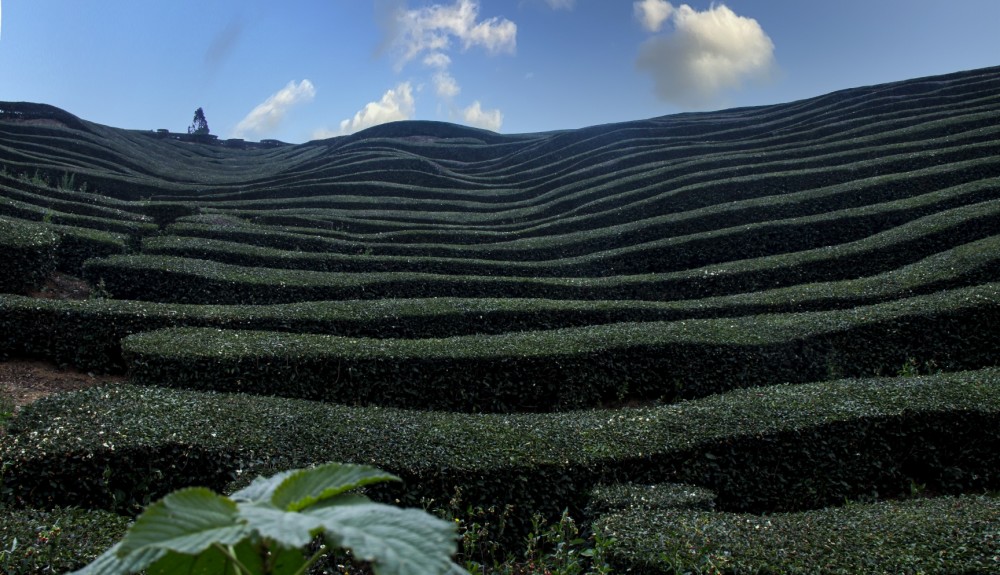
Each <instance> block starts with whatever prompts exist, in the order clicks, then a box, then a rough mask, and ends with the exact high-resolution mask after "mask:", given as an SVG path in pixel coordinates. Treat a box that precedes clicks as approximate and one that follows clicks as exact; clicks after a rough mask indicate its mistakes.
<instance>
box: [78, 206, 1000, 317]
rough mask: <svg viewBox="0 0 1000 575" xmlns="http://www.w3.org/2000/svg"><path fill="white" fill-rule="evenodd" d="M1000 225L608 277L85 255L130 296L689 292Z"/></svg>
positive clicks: (925, 225) (970, 218)
mask: <svg viewBox="0 0 1000 575" xmlns="http://www.w3.org/2000/svg"><path fill="white" fill-rule="evenodd" d="M998 232H1000V200H993V201H988V202H982V203H980V204H975V205H972V206H964V207H961V208H955V209H951V210H946V211H944V212H941V213H937V214H934V215H931V216H927V217H924V218H920V219H918V220H916V221H914V222H910V223H909V224H906V225H903V226H899V227H898V228H896V229H893V230H889V231H887V232H882V233H879V234H876V235H874V236H871V237H869V238H865V239H863V240H858V241H856V242H850V243H847V244H841V245H838V246H831V247H824V248H817V249H813V250H808V251H804V252H795V253H789V254H780V255H772V256H764V257H760V258H754V259H748V260H740V261H733V262H726V263H721V264H715V265H711V266H706V267H703V268H697V269H693V270H685V271H679V272H670V273H664V274H648V275H639V276H635V275H633V276H615V277H605V278H535V277H513V276H488V275H484V276H452V275H436V274H428V273H416V272H372V273H363V274H351V273H334V272H316V271H304V270H279V269H271V268H260V267H249V266H234V265H229V264H220V263H218V262H210V261H206V260H193V259H187V258H178V257H172V256H146V255H143V256H117V257H110V258H105V259H99V260H91V261H89V262H87V264H86V265H85V269H84V274H85V277H86V278H87V279H88V281H90V282H91V283H95V284H96V283H97V282H98V281H99V280H101V279H103V280H104V281H105V282H106V285H107V287H108V289H109V290H110V292H111V293H112V294H114V296H115V297H118V298H122V299H137V300H152V301H163V302H172V303H214V304H229V303H241V304H274V303H287V302H291V301H307V300H324V299H372V298H381V297H542V298H552V299H645V300H661V301H663V300H671V299H689V298H701V297H709V296H718V295H726V294H731V293H742V292H750V291H760V290H764V289H771V288H777V287H783V286H787V285H794V284H801V283H808V282H815V281H830V280H834V279H843V278H845V277H848V278H850V277H858V276H859V275H874V274H877V273H881V272H884V271H887V270H890V269H893V268H896V267H899V266H902V265H906V264H909V263H913V262H914V261H917V260H919V259H921V258H925V257H928V256H930V255H932V254H935V253H937V252H940V251H943V250H946V249H950V248H953V247H955V246H956V245H961V244H963V243H967V242H972V241H976V240H979V239H982V238H985V237H989V236H991V235H994V234H997V233H998Z"/></svg>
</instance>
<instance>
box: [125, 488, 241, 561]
mask: <svg viewBox="0 0 1000 575" xmlns="http://www.w3.org/2000/svg"><path fill="white" fill-rule="evenodd" d="M237 518H238V516H237V513H236V504H235V503H233V502H232V501H230V500H229V499H227V498H226V497H223V496H221V495H218V494H216V493H214V492H213V491H211V490H210V489H205V488H203V487H190V488H187V489H181V490H179V491H175V492H173V493H171V494H170V495H167V496H166V497H164V498H163V499H161V500H159V501H157V502H156V503H153V504H152V505H150V506H149V507H148V508H146V511H144V512H143V513H142V515H140V516H139V517H138V519H136V520H135V523H134V524H133V525H132V527H131V528H129V530H128V533H126V534H125V538H124V539H122V542H121V547H120V548H119V549H118V556H119V557H125V556H127V555H128V554H130V553H133V552H136V551H139V550H142V549H146V548H153V549H165V550H168V551H176V552H178V553H185V554H188V555H197V554H199V553H201V552H202V551H204V550H205V549H207V548H208V547H209V546H211V545H212V544H213V543H220V544H222V545H232V544H235V543H237V542H238V541H240V540H241V539H243V538H244V537H246V536H247V535H248V534H249V530H248V529H247V527H246V525H245V524H243V523H242V522H237Z"/></svg>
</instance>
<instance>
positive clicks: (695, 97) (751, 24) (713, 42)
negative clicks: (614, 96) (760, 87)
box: [634, 0, 775, 108]
mask: <svg viewBox="0 0 1000 575" xmlns="http://www.w3.org/2000/svg"><path fill="white" fill-rule="evenodd" d="M660 4H667V5H668V6H669V9H668V10H667V11H666V13H667V16H666V18H664V19H663V21H660V22H658V23H657V21H656V19H657V18H659V17H660V16H661V15H662V14H663V12H662V11H661V12H656V10H662V9H663V8H662V6H660ZM647 5H648V6H650V7H651V8H649V10H652V12H649V11H647V8H646V6H647ZM634 6H635V7H636V13H637V15H640V20H641V21H642V23H643V26H645V27H646V28H647V29H652V28H653V27H651V25H652V24H657V25H658V26H662V25H663V23H664V22H665V21H666V20H669V21H670V22H671V23H672V24H673V32H672V33H667V34H663V35H659V36H655V37H653V38H651V39H649V40H648V41H646V43H645V44H643V45H642V47H641V49H640V51H639V56H638V58H637V60H636V66H637V67H638V69H639V70H642V71H644V72H647V73H649V74H650V76H652V78H653V84H654V86H655V90H656V94H657V96H658V97H659V98H660V99H662V100H664V101H666V102H670V103H673V104H677V105H680V106H684V107H687V108H699V107H705V106H707V105H710V104H713V103H715V102H716V100H717V98H718V97H719V95H720V94H721V93H722V92H724V91H726V90H732V89H735V88H739V87H740V86H741V85H742V84H743V82H744V81H746V80H760V79H765V78H767V77H768V76H770V74H771V72H772V71H773V69H774V66H775V64H774V43H773V42H771V38H769V37H768V35H767V34H766V33H764V30H763V29H762V28H761V27H760V24H758V23H757V21H756V20H754V19H753V18H746V17H743V16H738V15H737V14H736V13H734V12H733V11H732V10H730V9H729V8H728V7H726V6H724V5H721V4H720V5H712V7H711V8H709V9H708V10H705V11H703V12H699V11H697V10H695V9H693V8H691V7H690V6H688V5H687V4H682V5H681V6H680V7H678V8H674V7H673V6H672V5H669V3H666V2H660V0H644V1H643V2H636V3H635V4H634ZM640 6H641V7H640ZM649 14H652V17H650V18H648V19H647V18H645V17H646V16H647V15H649Z"/></svg>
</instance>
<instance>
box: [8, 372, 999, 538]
mask: <svg viewBox="0 0 1000 575" xmlns="http://www.w3.org/2000/svg"><path fill="white" fill-rule="evenodd" d="M998 430H1000V371H997V370H996V369H988V370H982V371H974V372H960V373H952V374H941V375H937V376H926V377H908V378H881V379H868V380H839V381H834V382H826V383H816V384H804V385H781V386H773V387H766V388H757V389H749V390H738V391H734V392H730V393H725V394H719V395H715V396H712V397H709V398H704V399H701V400H696V401H688V402H681V403H678V404H673V405H666V406H659V407H651V408H637V409H619V410H594V411H574V412H566V413H555V414H478V415H475V414H456V413H443V412H417V411H404V410H397V409H386V408H372V407H368V408H355V407H346V406H338V405H330V404H322V403H317V402H308V401H301V400H289V399H280V398H267V397H260V396H251V395H244V394H215V393H204V392H192V391H179V390H171V389H165V388H146V387H138V386H132V385H118V386H114V387H101V388H91V389H88V390H84V391H80V392H74V393H69V394H62V395H58V396H51V397H49V398H45V399H43V400H41V401H39V402H36V403H34V404H32V405H31V406H28V407H27V408H25V409H24V410H23V411H22V412H21V413H20V414H19V415H18V416H17V418H16V419H15V420H13V421H12V422H11V426H10V428H9V434H8V436H7V438H6V440H5V441H4V444H3V446H2V447H0V459H2V460H3V461H4V462H5V465H4V466H3V468H2V470H0V472H2V477H0V478H2V480H3V485H4V498H5V500H6V501H7V503H8V504H12V505H15V506H16V505H18V504H19V503H20V502H22V501H23V502H27V503H31V504H32V505H35V506H57V505H63V504H77V505H83V506H87V507H90V508H105V509H113V510H116V511H121V512H134V511H135V510H136V509H137V507H138V506H139V505H141V504H142V503H144V502H146V501H148V500H149V499H151V498H156V497H158V496H160V495H162V494H163V493H165V492H167V491H170V490H172V489H175V488H177V487H180V486H182V485H192V484H196V485H204V486H207V487H210V488H213V489H215V490H217V491H219V492H228V491H230V490H232V489H234V488H237V487H240V486H243V485H246V483H247V482H249V481H250V480H251V479H252V478H253V477H254V476H256V475H258V474H263V475H269V474H270V473H272V472H273V471H275V470H281V469H289V468H294V467H302V466H306V465H309V464H312V463H318V462H325V461H331V460H332V461H344V462H354V463H365V464H371V465H375V466H377V467H379V468H382V469H385V470H387V471H390V472H392V473H395V474H397V475H399V476H400V477H402V478H403V479H404V482H405V483H404V484H403V485H402V486H394V487H391V488H388V489H389V491H386V492H385V493H383V494H382V495H380V497H381V496H385V497H392V498H395V499H398V500H399V501H400V503H401V504H403V505H408V506H409V505H419V504H420V503H421V502H422V501H423V502H425V503H426V501H427V500H434V501H438V502H443V501H447V500H448V499H449V498H450V497H452V496H453V495H454V491H455V489H456V488H460V489H461V490H462V497H463V501H464V502H467V503H468V504H469V505H473V506H475V505H483V506H484V507H488V506H490V505H494V504H495V505H497V506H498V507H500V508H502V507H503V505H505V504H507V503H510V504H513V505H514V506H515V509H516V514H515V516H516V518H517V520H518V522H520V524H521V526H522V527H525V528H527V526H528V525H529V523H530V516H531V515H532V514H533V513H534V512H535V511H538V512H541V513H543V514H545V515H549V516H558V514H559V513H560V512H561V511H562V510H563V509H565V508H567V507H569V508H570V509H571V511H573V512H574V513H576V514H578V513H579V512H580V511H582V510H583V508H584V507H586V503H587V500H588V499H589V493H590V491H591V489H592V488H593V487H594V486H596V485H599V484H608V483H626V482H633V483H653V482H664V481H669V482H678V483H689V484H695V485H698V486H700V487H703V488H706V489H710V490H712V491H714V492H715V493H716V494H717V500H716V506H717V508H718V509H719V510H722V511H733V512H759V511H771V512H777V511H797V510H806V509H815V508H820V507H824V506H828V505H834V504H840V503H842V502H843V501H844V499H845V498H849V499H869V498H874V497H880V498H896V497H901V496H903V495H906V494H908V493H909V492H910V490H911V486H912V485H914V484H921V485H925V486H926V489H927V490H928V491H929V492H933V493H939V494H956V493H969V492H975V491H977V490H982V489H997V488H998V487H1000V432H998ZM577 516H579V515H577Z"/></svg>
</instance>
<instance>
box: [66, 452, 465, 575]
mask: <svg viewBox="0 0 1000 575" xmlns="http://www.w3.org/2000/svg"><path fill="white" fill-rule="evenodd" d="M394 480H398V478H397V477H395V476H393V475H391V474H387V473H384V472H382V471H379V470H377V469H375V468H372V467H367V466H358V465H344V464H337V463H331V464H326V465H321V466H319V467H315V468H311V469H297V470H290V471H285V472H282V473H279V474H277V475H274V476H272V477H269V478H263V477H258V478H257V479H255V480H254V481H253V483H251V484H250V485H249V486H247V487H246V488H244V489H241V490H239V491H237V492H235V493H233V494H232V496H230V497H224V496H222V495H218V494H216V493H214V492H212V491H211V490H209V489H205V488H200V487H191V488H187V489H182V490H179V491H175V492H173V493H171V494H169V495H167V496H166V497H164V498H163V499H161V500H159V501H157V502H156V503H153V504H152V505H150V506H149V507H148V508H147V509H146V510H145V511H144V512H143V513H142V514H141V515H139V517H138V518H137V519H136V520H135V523H133V524H132V526H131V527H129V529H128V532H127V533H126V534H125V536H124V538H122V540H121V542H119V543H117V544H116V545H114V546H113V547H112V548H111V549H109V550H108V551H107V552H105V553H104V554H103V555H101V556H100V557H98V558H97V559H96V560H94V562H93V563H91V564H90V565H88V566H86V567H84V568H83V569H81V570H79V571H76V572H75V573H76V574H77V575H91V574H93V575H114V574H125V573H135V572H138V571H142V570H148V571H149V572H150V573H164V574H168V573H206V574H207V573H223V572H226V573H229V572H232V573H238V574H241V575H257V574H260V575H263V574H281V575H292V574H302V573H305V572H306V570H307V569H308V568H309V566H311V565H313V564H314V563H316V562H317V561H318V560H319V559H320V558H322V557H323V556H324V555H325V554H326V553H327V548H326V547H321V548H320V549H319V550H318V551H316V552H315V553H313V554H312V555H311V556H307V555H306V554H305V553H303V549H304V548H307V547H308V545H309V544H310V542H311V541H312V540H313V538H314V537H317V536H320V535H321V536H323V537H324V538H325V540H326V542H327V545H328V546H330V547H331V548H337V549H347V550H350V551H351V553H352V555H353V557H355V558H356V559H358V560H360V561H363V562H365V563H369V564H370V565H371V567H372V570H373V571H374V573H375V574H376V575H396V574H398V575H424V574H428V575H429V574H433V573H440V574H445V573H448V574H456V573H463V572H464V571H463V570H461V569H460V568H458V567H457V566H456V565H455V564H453V563H452V562H451V556H452V555H453V554H454V553H455V550H456V544H455V527H454V525H453V524H451V523H449V522H447V521H442V520H440V519H437V518H435V517H433V516H431V515H429V514H427V513H425V512H423V511H420V510H417V509H399V508H397V507H393V506H389V505H384V504H381V503H374V502H372V501H370V500H369V499H368V498H367V497H365V496H363V495H360V494H358V493H350V492H351V491H353V490H356V489H357V488H360V487H363V486H365V485H370V484H374V483H379V482H383V481H394Z"/></svg>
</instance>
